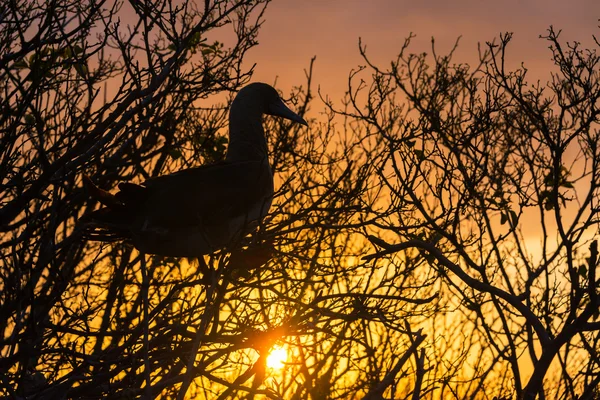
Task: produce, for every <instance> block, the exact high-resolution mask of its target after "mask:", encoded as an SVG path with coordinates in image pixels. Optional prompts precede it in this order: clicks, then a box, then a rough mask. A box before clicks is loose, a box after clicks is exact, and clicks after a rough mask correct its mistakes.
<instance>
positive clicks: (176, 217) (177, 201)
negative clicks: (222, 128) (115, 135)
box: [117, 161, 273, 229]
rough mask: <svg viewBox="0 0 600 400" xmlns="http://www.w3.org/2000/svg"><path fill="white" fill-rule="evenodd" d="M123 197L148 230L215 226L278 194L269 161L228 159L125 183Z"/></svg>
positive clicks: (120, 195) (119, 196) (121, 194)
mask: <svg viewBox="0 0 600 400" xmlns="http://www.w3.org/2000/svg"><path fill="white" fill-rule="evenodd" d="M120 189H121V191H120V192H119V193H118V194H117V197H118V198H119V200H120V201H122V202H123V203H124V204H125V206H126V208H128V209H129V210H131V211H132V212H134V213H136V214H137V217H138V218H137V219H138V220H142V221H143V223H144V224H145V225H146V228H150V229H152V226H156V227H161V228H166V229H180V228H185V227H189V226H194V225H198V224H203V225H207V226H215V225H219V224H222V223H223V222H224V221H228V220H230V219H231V218H235V217H238V216H241V215H244V214H245V213H247V212H248V210H249V208H251V207H252V206H254V205H256V204H257V203H259V202H261V201H265V198H268V197H270V196H271V195H272V193H273V177H272V175H271V171H270V168H269V166H268V163H266V162H260V161H245V162H223V163H219V164H213V165H208V166H202V167H197V168H190V169H186V170H182V171H179V172H177V173H174V174H170V175H163V176H159V177H156V178H152V179H149V180H147V181H146V182H144V184H143V185H142V186H140V185H133V184H128V185H126V186H123V187H122V188H121V187H120Z"/></svg>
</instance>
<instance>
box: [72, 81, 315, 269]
mask: <svg viewBox="0 0 600 400" xmlns="http://www.w3.org/2000/svg"><path fill="white" fill-rule="evenodd" d="M263 114H267V115H274V116H280V117H283V118H286V119H289V120H292V121H295V122H297V123H300V124H303V125H307V123H306V121H305V120H304V119H303V118H302V117H300V116H299V115H297V114H296V113H294V112H293V111H291V110H290V109H289V108H288V107H287V106H286V105H285V104H284V102H283V101H282V100H281V98H280V97H279V94H278V93H277V91H276V90H275V89H274V88H273V87H271V86H269V85H267V84H265V83H252V84H250V85H248V86H246V87H244V88H243V89H241V90H240V91H239V92H238V94H237V96H236V97H235V99H234V100H233V103H232V105H231V110H230V113H229V146H228V149H227V155H226V157H225V160H224V161H222V162H219V163H216V164H211V165H205V166H200V167H196V168H189V169H185V170H181V171H178V172H175V173H173V174H170V175H163V176H158V177H156V178H151V179H149V180H147V181H145V182H144V183H142V184H135V183H128V182H126V183H121V184H119V191H118V192H117V193H116V194H114V195H113V194H111V193H109V192H107V191H104V190H102V189H100V188H98V187H97V186H96V185H94V183H93V182H92V181H91V180H90V179H89V178H87V177H84V184H85V186H86V187H87V188H88V192H89V193H90V195H91V196H92V197H94V198H96V199H98V200H99V201H100V203H102V204H103V205H104V207H103V208H100V209H99V210H96V211H94V212H92V213H90V214H88V215H86V216H85V218H84V219H85V225H86V236H87V237H88V238H89V239H92V240H103V241H118V240H127V241H130V242H131V243H132V244H133V245H134V246H135V247H136V248H137V249H138V250H139V251H141V252H144V253H147V254H157V255H162V256H173V257H199V256H201V255H204V254H209V253H212V252H214V251H216V250H218V249H222V248H225V247H227V246H228V245H230V244H232V243H235V242H236V241H237V240H239V239H241V238H242V237H244V236H245V235H246V234H248V233H249V232H251V231H252V229H254V227H256V226H257V224H258V223H259V222H260V220H262V218H264V217H265V216H266V215H267V213H268V211H269V208H270V207H271V201H272V198H273V172H272V171H271V166H270V164H269V159H268V150H267V140H266V138H265V133H264V129H263V126H262V116H263Z"/></svg>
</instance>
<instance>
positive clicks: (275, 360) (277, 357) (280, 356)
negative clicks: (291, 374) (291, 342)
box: [267, 346, 287, 369]
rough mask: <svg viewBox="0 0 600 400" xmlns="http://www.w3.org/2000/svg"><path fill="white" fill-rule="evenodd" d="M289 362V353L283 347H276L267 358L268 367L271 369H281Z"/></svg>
mask: <svg viewBox="0 0 600 400" xmlns="http://www.w3.org/2000/svg"><path fill="white" fill-rule="evenodd" d="M286 360H287V352H286V351H285V349H284V348H283V347H281V346H275V347H273V349H271V352H270V353H269V355H268V356H267V367H269V368H271V369H281V368H283V366H284V365H285V361H286Z"/></svg>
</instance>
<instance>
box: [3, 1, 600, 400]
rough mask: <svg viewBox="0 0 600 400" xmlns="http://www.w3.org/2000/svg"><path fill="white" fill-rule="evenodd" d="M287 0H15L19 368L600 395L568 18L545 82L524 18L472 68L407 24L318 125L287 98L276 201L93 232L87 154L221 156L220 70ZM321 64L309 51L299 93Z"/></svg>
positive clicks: (111, 170) (143, 393)
mask: <svg viewBox="0 0 600 400" xmlns="http://www.w3.org/2000/svg"><path fill="white" fill-rule="evenodd" d="M267 3H268V0H264V1H260V0H244V1H241V0H237V1H219V0H206V1H204V2H203V3H201V4H197V3H195V2H193V1H185V2H182V3H181V4H172V3H171V2H169V1H164V2H158V3H157V2H151V1H147V2H138V1H131V2H129V3H120V2H110V3H109V2H95V1H87V2H84V3H81V2H76V1H68V0H64V1H53V2H47V3H44V4H38V3H35V2H15V1H9V2H6V4H4V3H3V4H2V5H1V6H0V20H1V22H0V23H1V24H2V30H1V31H0V32H1V33H0V34H1V35H2V40H1V41H0V46H1V47H0V49H1V50H0V74H1V78H2V79H0V88H1V93H2V95H1V96H0V101H1V106H2V115H1V116H0V118H1V121H2V122H1V123H0V127H1V129H2V135H1V136H0V172H1V173H2V175H1V176H2V181H1V186H0V221H1V224H0V228H1V229H2V234H1V235H0V249H1V253H0V254H1V258H0V279H1V280H0V289H1V290H0V329H1V331H2V336H1V337H0V341H1V342H0V355H1V358H0V387H1V388H2V389H1V390H2V393H3V394H4V395H6V396H10V397H13V398H106V397H111V398H112V397H131V398H134V397H145V398H151V397H166V398H175V397H177V398H184V397H185V396H189V397H194V396H200V397H202V398H218V399H224V398H254V397H261V398H273V399H278V398H295V399H300V398H311V399H322V398H332V399H333V398H340V399H344V398H362V397H365V398H369V399H377V398H384V397H392V398H407V399H408V398H410V399H418V398H447V397H449V398H467V397H469V398H491V397H493V396H496V397H497V398H510V397H512V396H515V395H516V396H518V397H521V398H535V397H536V396H538V397H539V398H545V396H547V397H549V398H575V397H576V396H580V397H581V398H593V396H597V391H596V389H595V388H596V386H597V384H598V379H599V378H598V376H599V374H598V372H599V369H600V366H599V361H600V360H598V348H599V347H598V346H599V335H598V331H599V328H600V327H599V326H598V322H595V321H596V320H597V317H598V315H597V314H598V300H597V281H598V278H597V277H596V275H595V274H596V268H597V262H598V260H597V258H598V255H597V245H596V244H595V243H596V241H595V236H596V235H597V229H598V226H597V219H596V218H597V215H596V213H597V205H596V196H597V188H596V185H597V182H598V176H597V172H596V170H597V168H596V160H597V159H598V150H597V146H596V143H597V135H598V132H597V122H598V121H597V118H598V112H597V109H596V104H597V99H598V96H599V95H598V93H599V91H598V64H597V63H598V59H597V56H596V54H595V53H594V52H593V51H592V50H589V51H588V50H582V49H580V48H579V47H578V46H577V45H571V47H567V48H563V47H561V44H560V42H559V40H558V37H557V35H556V34H555V33H554V32H553V31H550V33H549V35H548V37H547V39H548V40H549V41H550V43H551V44H553V46H554V47H553V50H552V51H553V54H554V56H555V63H556V65H557V67H558V69H557V72H556V74H555V75H554V76H553V80H552V81H551V82H550V84H549V85H548V86H547V87H545V88H542V87H541V86H534V87H531V86H528V85H527V83H526V81H525V76H526V70H525V69H519V70H516V71H507V70H505V68H504V54H505V50H506V48H507V45H508V42H509V39H510V37H509V36H505V37H502V40H501V42H500V44H499V45H494V44H489V46H488V49H487V51H485V52H484V53H482V55H481V63H480V64H479V65H478V66H476V67H475V68H470V67H468V66H466V65H460V64H459V65H455V64H452V54H449V55H447V56H439V55H437V54H435V52H434V54H433V58H431V59H430V58H428V57H427V56H426V55H422V54H410V53H409V50H408V46H409V43H410V39H409V40H408V41H407V43H406V45H405V47H404V48H403V49H402V51H401V53H400V56H399V57H398V59H397V60H396V61H394V63H392V67H391V69H389V70H382V69H380V68H378V67H377V66H375V65H372V64H370V63H368V69H369V70H370V72H371V73H372V75H371V82H370V85H369V86H367V84H366V82H363V81H361V83H359V84H358V85H357V86H355V85H356V82H357V81H358V79H360V77H362V76H363V75H361V72H363V71H357V72H353V73H352V74H351V75H350V79H349V85H350V87H349V92H348V95H347V97H346V98H345V100H344V102H343V106H342V107H341V109H339V110H338V109H337V108H335V107H334V106H333V103H331V102H329V101H328V100H327V101H326V105H327V107H326V108H325V111H324V112H323V113H322V114H321V115H320V117H319V119H313V120H312V121H311V126H310V130H306V129H301V128H299V127H298V126H292V125H291V124H290V123H289V122H286V121H280V120H271V119H267V120H266V121H265V128H266V132H267V133H268V136H269V137H268V140H269V148H270V150H271V164H272V166H273V169H274V170H275V171H276V175H275V178H276V186H277V192H276V194H275V198H274V202H273V208H272V210H271V213H270V215H269V216H268V217H267V218H266V220H265V221H263V223H262V225H261V226H260V227H259V228H258V229H257V230H256V231H255V232H253V233H252V235H249V236H248V237H247V238H245V240H244V241H243V243H239V244H238V246H237V247H235V246H232V247H231V248H229V250H230V251H224V250H223V251H219V252H216V253H215V254H212V255H211V256H207V257H204V258H201V259H193V260H188V259H176V258H168V257H157V256H152V257H147V258H144V257H143V255H140V254H139V253H138V252H137V251H135V250H134V249H133V248H132V247H131V245H129V244H127V243H110V244H101V243H97V242H89V241H86V239H85V237H83V236H82V231H81V230H80V229H79V228H80V225H79V224H78V221H79V220H80V218H81V217H82V216H83V215H85V214H86V213H87V212H90V211H92V210H93V209H95V208H96V207H97V206H98V204H96V202H95V201H94V200H92V199H91V198H90V196H88V195H87V193H86V191H85V190H84V188H83V186H82V178H83V176H84V175H88V176H89V177H90V178H91V179H92V180H93V181H94V182H95V183H96V184H97V185H98V186H100V187H101V188H103V189H105V190H111V189H113V188H114V187H115V186H117V185H118V183H120V182H123V181H132V182H140V181H144V180H145V179H147V178H149V177H152V176H157V175H161V174H165V173H169V172H173V171H177V170H179V169H182V168H187V167H190V166H194V165H199V164H203V163H210V162H213V161H217V160H220V159H221V158H222V157H223V155H224V152H225V149H226V146H227V141H226V139H225V137H226V134H225V132H226V122H227V110H228V104H229V98H227V99H224V100H223V101H224V104H223V105H221V106H214V105H212V104H214V103H215V101H214V98H213V97H211V95H212V94H215V93H221V92H225V93H228V92H235V91H237V89H239V88H240V87H241V86H242V85H243V84H244V83H246V82H247V81H248V80H249V78H250V76H251V73H252V71H251V69H250V70H244V69H243V68H242V61H243V58H244V55H245V53H246V51H247V50H248V49H249V48H250V47H252V46H253V45H255V44H256V38H257V34H258V30H259V28H260V24H261V21H262V18H263V12H264V10H265V7H266V5H267ZM221 37H222V39H221ZM222 42H227V43H228V45H224V44H222ZM361 50H362V51H363V55H364V56H365V60H366V61H367V62H368V61H369V60H368V58H367V57H366V55H365V53H364V48H362V47H361ZM312 86H313V84H312V63H311V66H310V68H308V70H307V82H306V84H305V85H304V86H303V87H298V88H296V89H294V90H293V92H292V93H291V94H290V96H289V98H288V100H289V102H290V103H292V104H293V105H294V109H295V110H297V111H299V113H300V114H301V115H305V113H307V112H308V111H309V108H310V107H313V108H314V101H313V92H312ZM205 104H211V106H209V107H204V105H205ZM309 115H310V113H309ZM536 216H537V221H539V223H538V224H535V223H534V222H532V221H536V220H535V219H534V217H536ZM536 234H537V238H539V239H535V240H533V241H532V240H531V238H532V235H536ZM537 244H539V246H537V248H536V245H537ZM532 246H533V247H532ZM374 247H375V250H374ZM144 260H145V265H146V268H145V269H144V268H142V265H143V262H142V261H144ZM144 271H147V272H148V276H147V277H144V276H143V274H144ZM145 282H146V283H147V284H144V283H145ZM144 305H147V310H148V315H147V317H146V316H145V315H144V313H143V309H144V308H145V307H144ZM276 346H282V347H283V348H284V350H285V352H286V357H287V359H286V363H285V364H284V366H283V367H282V368H280V369H274V368H270V367H269V366H268V364H267V360H268V357H269V354H270V353H271V351H272V350H273V348H274V347H276ZM544 379H546V380H545V381H544Z"/></svg>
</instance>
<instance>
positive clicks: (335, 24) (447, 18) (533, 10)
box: [246, 0, 600, 99]
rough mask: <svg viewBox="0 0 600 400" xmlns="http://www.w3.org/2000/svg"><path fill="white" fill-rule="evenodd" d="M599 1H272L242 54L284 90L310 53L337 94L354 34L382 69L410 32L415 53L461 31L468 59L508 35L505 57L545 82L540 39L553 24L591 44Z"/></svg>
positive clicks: (445, 45)
mask: <svg viewBox="0 0 600 400" xmlns="http://www.w3.org/2000/svg"><path fill="white" fill-rule="evenodd" d="M599 18H600V1H598V0H572V1H565V0H506V1H485V0H455V1H447V0H426V1H407V0H371V1H365V0H328V1H323V0H303V1H298V0H274V1H273V2H272V3H270V4H269V6H268V8H267V12H266V14H265V22H264V24H263V27H262V30H261V32H260V35H259V43H260V44H259V45H258V46H257V47H256V48H254V49H252V50H251V51H250V53H249V54H248V58H247V59H246V62H247V65H251V64H252V63H257V68H256V73H255V75H254V78H253V80H254V81H264V82H268V83H273V82H274V80H275V78H276V77H277V83H278V87H279V88H280V89H282V90H283V91H284V92H286V91H288V90H289V89H290V88H291V86H292V85H298V84H303V83H304V72H303V70H304V69H305V68H307V67H308V65H309V62H310V59H311V57H312V56H316V57H317V59H316V64H315V77H314V78H315V82H314V83H315V84H318V85H320V86H321V89H322V90H323V92H324V93H326V94H328V95H330V96H331V98H333V99H339V98H340V96H341V95H342V94H343V91H344V89H345V87H346V86H345V85H346V82H347V77H348V72H349V71H350V70H351V69H352V68H355V67H356V66H357V65H360V64H361V58H360V55H359V53H358V38H359V37H362V39H363V43H365V44H366V45H367V48H368V50H367V52H368V54H369V55H370V56H371V58H372V60H374V61H375V62H377V63H379V65H383V66H387V65H389V62H390V61H391V60H392V59H393V58H394V57H395V56H396V55H397V52H398V51H399V49H400V47H401V46H402V43H403V42H404V39H405V37H407V36H408V35H409V33H410V32H413V33H414V34H416V35H417V38H416V40H415V41H414V42H413V47H412V50H413V51H414V52H421V51H428V50H430V40H431V37H432V36H433V37H435V39H436V43H437V44H439V47H438V48H439V53H440V54H441V53H446V52H447V51H448V50H449V49H450V48H451V46H452V44H453V43H454V41H455V40H456V38H457V37H459V36H462V39H461V42H460V43H461V44H460V47H459V51H458V52H457V57H456V59H455V60H456V61H460V62H473V61H474V60H475V59H476V57H477V43H478V42H481V43H484V42H485V41H490V40H492V39H494V38H496V37H498V35H499V33H500V32H514V40H513V42H512V46H511V49H512V51H511V53H510V54H509V61H510V62H511V63H512V65H513V66H517V65H519V64H520V62H521V61H524V62H525V65H526V66H527V67H528V68H529V69H530V72H531V74H532V75H531V76H532V77H533V75H534V74H535V75H536V78H537V77H538V76H539V77H541V78H542V79H544V80H545V79H546V76H547V75H546V76H545V75H544V72H545V73H546V74H547V71H548V68H549V67H550V66H551V61H550V52H549V50H548V49H547V43H546V42H545V41H544V40H542V39H539V38H538V37H539V35H540V34H544V33H545V32H546V30H547V28H548V27H549V25H553V26H554V27H555V28H557V29H562V31H563V33H562V35H561V37H562V38H564V39H565V40H569V41H570V40H578V41H580V42H582V43H583V44H585V45H588V47H589V46H592V44H593V39H592V35H596V36H600V29H599V28H598V25H599V24H600V23H599V22H598V19H599Z"/></svg>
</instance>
